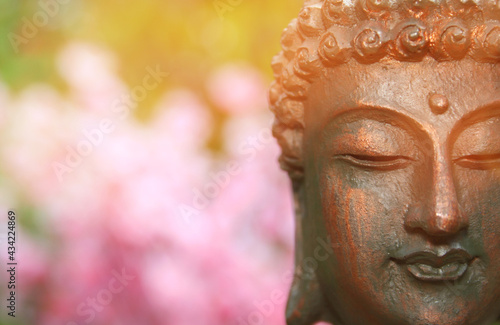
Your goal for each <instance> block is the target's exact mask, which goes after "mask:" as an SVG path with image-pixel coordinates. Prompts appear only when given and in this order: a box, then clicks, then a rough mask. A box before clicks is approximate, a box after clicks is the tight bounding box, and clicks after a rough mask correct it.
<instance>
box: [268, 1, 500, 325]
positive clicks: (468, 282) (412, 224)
mask: <svg viewBox="0 0 500 325" xmlns="http://www.w3.org/2000/svg"><path fill="white" fill-rule="evenodd" d="M282 47H283V51H282V52H281V53H280V54H278V55H277V56H276V57H275V58H274V61H273V69H274V72H275V78H276V81H275V82H274V83H273V85H272V87H271V90H270V101H271V108H272V110H273V112H274V113H275V115H276V121H275V124H274V127H273V132H274V135H275V136H276V138H277V139H278V141H279V143H280V145H281V147H282V151H283V152H282V156H281V158H280V162H281V165H282V167H283V168H284V169H285V170H286V171H288V172H289V175H290V177H291V179H292V183H293V191H294V194H295V199H296V207H297V208H296V227H297V234H296V242H297V244H296V270H295V271H296V272H295V279H294V283H293V285H292V289H291V293H290V297H289V302H288V307H287V320H288V324H289V325H292V324H293V325H295V324H300V325H308V324H314V323H315V322H316V321H319V320H324V321H328V322H330V323H332V324H335V325H358V324H359V325H361V324H363V325H366V324H375V325H392V324H394V325H400V324H401V325H403V324H405V325H430V324H446V325H469V324H470V325H472V324H474V325H476V324H477V325H480V324H481V325H482V324H484V325H486V324H492V323H494V322H495V321H496V320H498V319H499V317H500V66H499V61H500V2H499V1H498V0H475V1H471V0H449V1H441V0H415V1H401V0H399V1H398V0H324V1H322V0H311V1H306V2H305V4H304V7H303V9H302V10H301V12H300V14H299V17H298V18H297V19H294V20H293V21H292V22H291V23H290V25H289V26H288V27H287V28H286V29H285V31H284V33H283V37H282ZM318 242H322V243H325V242H326V243H328V254H327V255H319V254H317V252H318Z"/></svg>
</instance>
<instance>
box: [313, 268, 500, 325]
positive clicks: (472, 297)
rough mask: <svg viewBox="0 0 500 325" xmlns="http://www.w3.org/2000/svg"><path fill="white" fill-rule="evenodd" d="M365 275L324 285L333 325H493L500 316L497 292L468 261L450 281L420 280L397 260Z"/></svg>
mask: <svg viewBox="0 0 500 325" xmlns="http://www.w3.org/2000/svg"><path fill="white" fill-rule="evenodd" d="M364 274H365V275H368V276H366V277H362V278H355V277H351V278H349V279H347V278H346V277H343V278H344V280H343V281H342V283H338V282H337V281H334V280H333V281H328V280H327V282H329V283H327V284H326V283H322V286H323V287H326V288H328V289H329V290H331V291H328V289H327V291H324V293H325V296H326V298H327V299H326V300H327V301H328V304H329V308H330V309H331V310H333V311H334V314H336V317H335V318H337V320H336V321H334V322H333V324H335V325H366V324H370V325H431V324H432V325H434V324H446V325H491V324H493V323H494V322H495V321H496V320H497V319H498V318H499V315H500V303H499V301H500V297H499V292H498V290H494V289H493V287H490V286H489V285H487V284H486V283H488V281H486V280H485V279H486V278H485V276H486V275H485V274H483V273H482V270H481V265H478V266H476V265H475V264H472V265H471V267H470V268H469V269H468V270H466V272H465V274H463V275H462V276H461V277H460V278H459V279H455V280H453V281H451V280H450V281H448V280H446V281H428V279H425V278H424V279H419V278H418V277H415V276H414V275H413V274H412V273H411V272H409V271H408V270H407V269H406V268H405V267H402V266H401V265H398V264H396V263H393V264H391V265H389V266H388V267H387V268H386V269H385V270H384V271H382V270H378V271H377V272H375V271H374V272H373V274H371V276H370V274H369V273H364ZM375 274H378V277H375V276H374V275H375ZM323 275H325V274H323ZM320 278H322V277H320ZM322 279H323V278H322ZM329 280H332V278H329ZM335 289H337V292H335V294H331V295H328V292H334V291H335Z"/></svg>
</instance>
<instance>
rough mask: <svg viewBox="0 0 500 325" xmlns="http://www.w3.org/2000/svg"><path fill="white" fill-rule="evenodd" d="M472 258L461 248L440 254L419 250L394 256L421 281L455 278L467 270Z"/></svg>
mask: <svg viewBox="0 0 500 325" xmlns="http://www.w3.org/2000/svg"><path fill="white" fill-rule="evenodd" d="M472 260H473V256H471V255H470V254H469V253H468V252H467V251H465V250H463V249H451V250H449V251H447V252H446V253H445V254H444V255H441V256H440V255H437V254H435V253H434V252H431V251H419V252H414V253H411V254H408V255H405V256H402V257H399V258H396V261H397V262H398V263H400V264H403V265H405V266H406V267H407V269H408V271H409V272H410V273H411V274H412V275H413V276H414V277H415V278H417V279H419V280H423V281H446V280H456V279H458V278H460V277H461V276H462V275H463V274H464V273H465V271H467V268H468V267H469V263H470V262H471V261H472Z"/></svg>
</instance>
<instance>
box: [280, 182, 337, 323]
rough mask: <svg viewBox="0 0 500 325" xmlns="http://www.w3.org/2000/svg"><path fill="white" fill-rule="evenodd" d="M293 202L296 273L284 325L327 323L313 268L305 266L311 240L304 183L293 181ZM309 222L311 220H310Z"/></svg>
mask: <svg viewBox="0 0 500 325" xmlns="http://www.w3.org/2000/svg"><path fill="white" fill-rule="evenodd" d="M293 192H294V202H295V272H294V277H293V283H292V287H291V289H290V295H289V297H288V304H287V307H286V319H287V325H312V324H315V323H316V322H319V321H330V322H331V319H332V317H331V315H330V313H329V311H328V308H327V307H326V305H325V300H324V296H323V293H322V291H321V287H320V284H319V281H318V278H317V276H316V271H315V269H314V268H311V267H310V266H309V267H308V265H307V263H304V258H305V257H307V256H308V255H309V253H308V251H309V250H308V248H307V247H306V246H305V244H306V242H305V241H304V240H303V239H304V238H308V236H314V234H308V233H307V231H306V230H307V229H305V228H304V223H305V221H306V220H305V217H306V215H305V211H306V210H305V200H304V199H305V197H304V186H303V181H302V180H301V181H298V180H294V181H293ZM309 222H310V220H309Z"/></svg>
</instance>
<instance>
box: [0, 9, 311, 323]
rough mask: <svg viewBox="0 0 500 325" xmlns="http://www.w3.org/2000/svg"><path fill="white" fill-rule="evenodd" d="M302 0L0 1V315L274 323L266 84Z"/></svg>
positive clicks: (274, 241) (279, 232) (272, 167)
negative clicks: (12, 235)
mask: <svg viewBox="0 0 500 325" xmlns="http://www.w3.org/2000/svg"><path fill="white" fill-rule="evenodd" d="M301 4H302V3H301V0H292V1H290V0H288V1H285V0H273V1H266V0H220V1H219V0H183V1H180V0H177V1H176V0H142V1H118V0H108V1H98V0H38V1H14V0H0V67H1V68H0V143H1V145H0V156H1V160H0V207H1V210H0V222H1V226H0V229H1V231H0V242H1V251H0V254H1V256H2V267H1V268H2V269H4V268H6V267H7V265H6V263H7V258H8V257H9V255H7V245H8V236H7V232H8V229H7V222H8V219H7V217H8V215H7V213H8V211H9V210H14V211H15V213H16V217H17V219H16V252H15V259H16V261H17V263H18V265H17V267H16V289H15V291H16V295H15V296H16V311H15V315H16V317H15V318H12V317H9V316H7V313H8V312H9V311H10V310H9V309H7V308H6V307H7V305H8V302H7V300H6V299H7V298H8V297H9V296H10V293H9V290H8V289H7V285H6V284H7V282H8V280H9V276H10V275H9V273H7V272H5V271H4V272H0V280H1V288H0V296H1V299H2V303H1V306H2V307H1V310H2V312H1V313H0V323H1V324H13V325H21V324H22V325H31V324H33V325H80V324H95V325H115V324H116V325H118V324H119V325H188V324H189V325H192V324H197V325H205V324H206V325H220V324H236V325H247V324H248V325H256V324H277V325H278V324H280V325H282V324H284V306H285V304H286V295H287V294H288V289H289V285H290V282H291V275H292V264H293V258H292V254H293V219H292V199H291V194H290V191H289V182H288V179H287V177H286V175H285V174H284V173H283V172H282V171H280V170H279V168H278V164H277V161H276V160H277V157H278V155H279V149H278V146H277V144H276V143H275V141H274V139H272V138H271V136H270V134H271V133H270V126H271V120H272V115H271V114H270V113H269V112H268V107H267V93H266V92H267V87H268V85H269V83H270V81H271V80H272V73H271V69H270V61H271V58H272V56H273V55H274V54H276V53H278V51H279V39H280V35H281V31H282V30H283V28H284V27H285V26H286V25H287V24H288V22H289V21H290V20H291V19H292V18H293V17H296V15H297V13H298V11H299V9H300V6H301Z"/></svg>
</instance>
